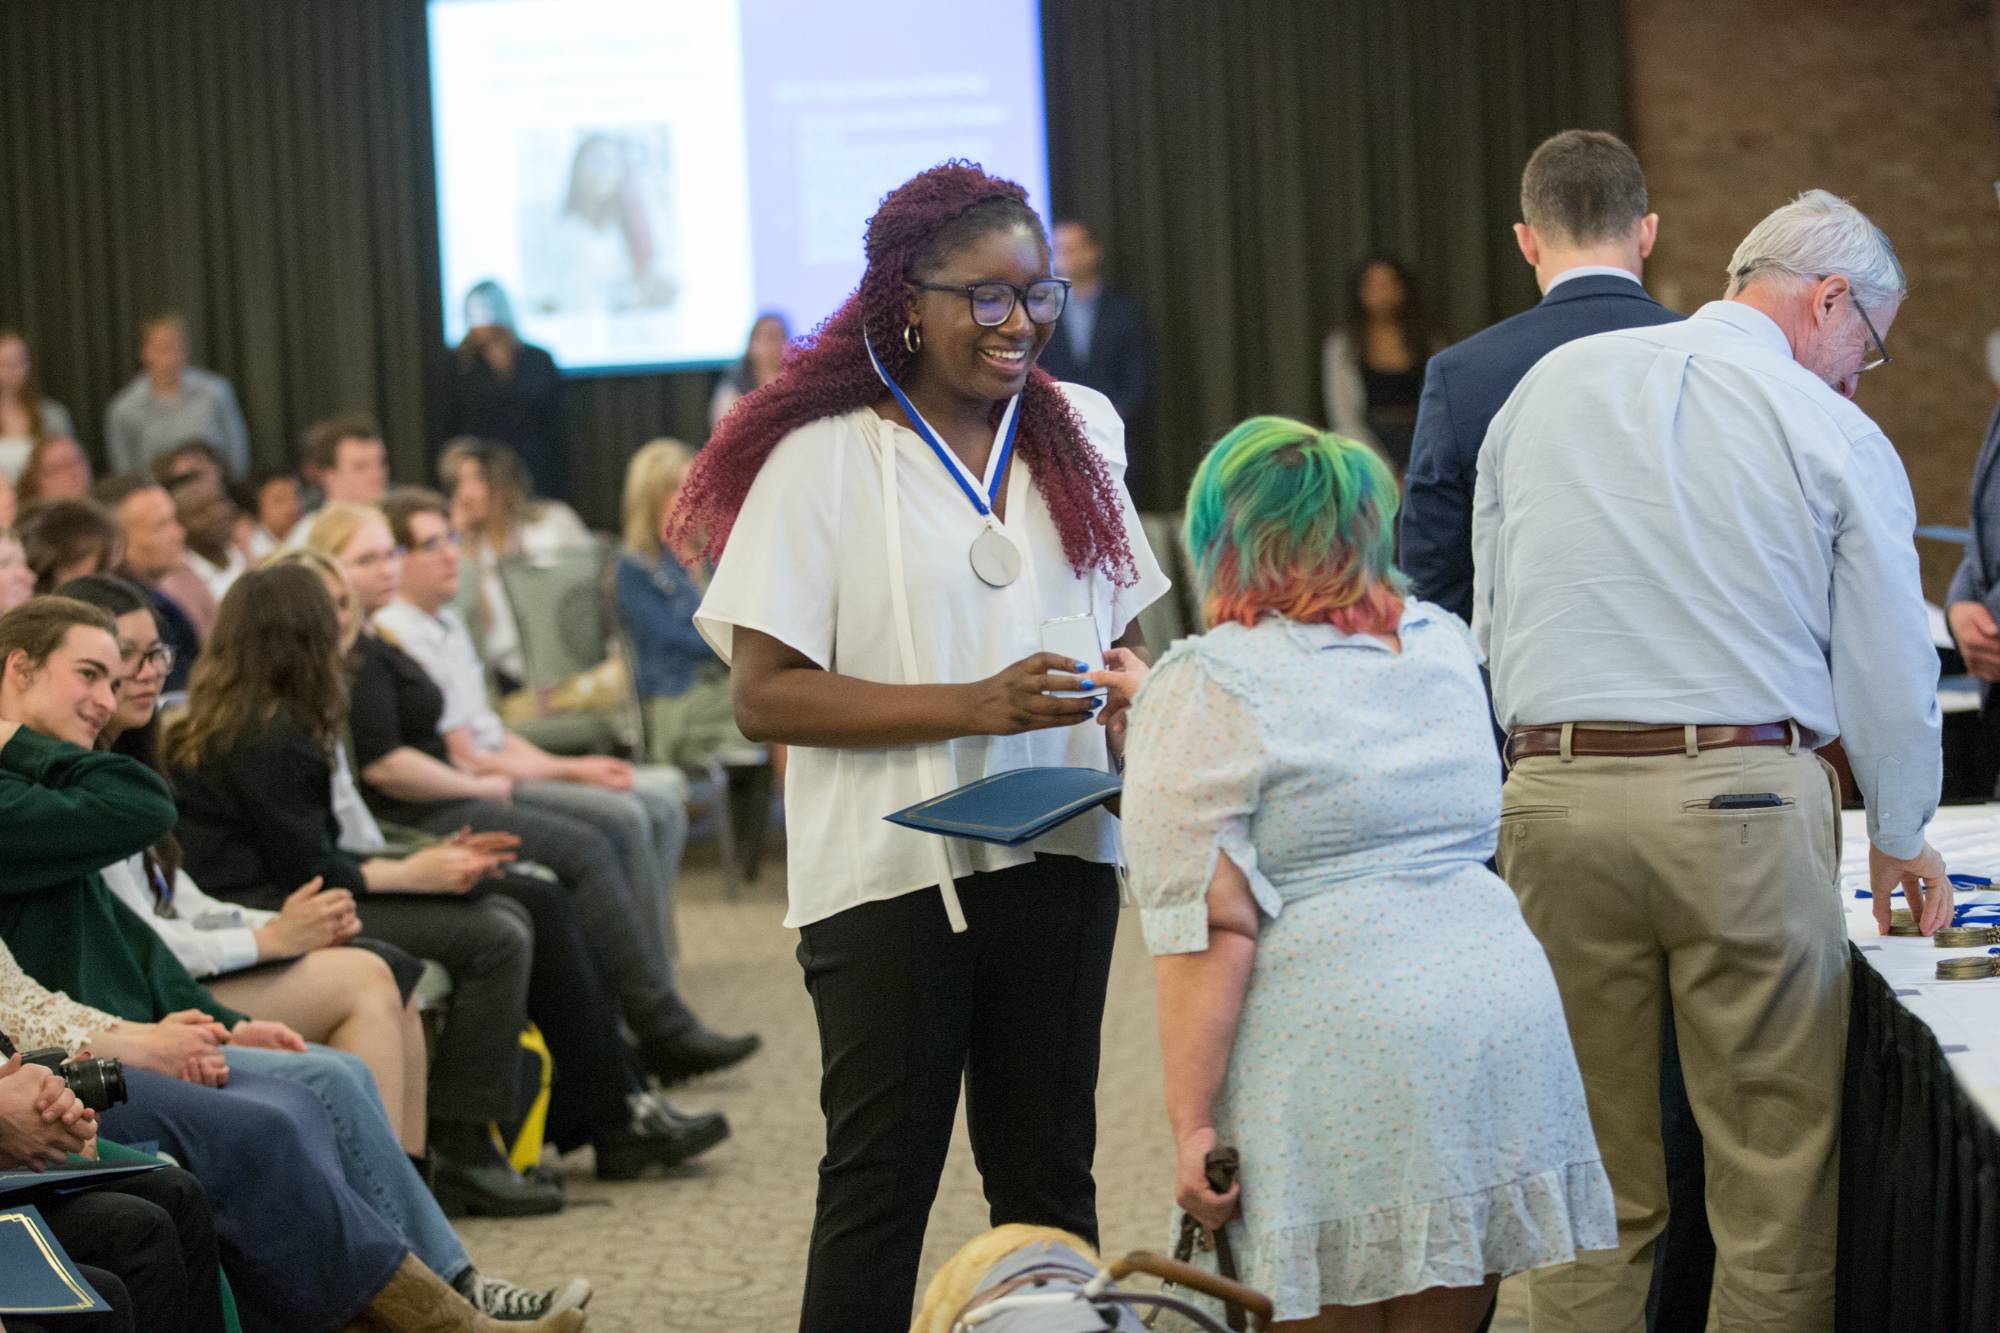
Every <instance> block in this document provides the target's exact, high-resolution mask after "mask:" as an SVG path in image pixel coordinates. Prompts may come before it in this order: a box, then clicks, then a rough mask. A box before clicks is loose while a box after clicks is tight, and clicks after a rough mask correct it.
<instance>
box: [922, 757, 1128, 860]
mask: <svg viewBox="0 0 2000 1333" xmlns="http://www.w3.org/2000/svg"><path fill="white" fill-rule="evenodd" d="M1123 786H1124V784H1123V783H1122V782H1121V781H1120V780H1119V778H1118V775H1117V774H1116V773H1107V772H1105V771H1104V770H1103V769H1099V768H1010V769H1008V770H1007V771H1006V772H1005V773H993V774H990V775H988V776H987V777H983V778H981V779H979V781H977V782H971V783H967V784H966V785H965V786H963V787H960V788H959V789H958V790H957V791H948V792H946V793H945V794H944V795H942V796H933V797H932V798H931V799H930V800H928V801H919V802H918V803H917V804H915V805H913V806H911V807H910V808H909V809H907V810H898V811H897V812H896V813H895V814H893V815H885V816H883V817H884V818H885V819H887V820H888V821H889V822H890V823H891V824H901V825H902V826H903V827H904V828H913V829H916V830H917V831H919V832H921V833H936V834H941V835H942V836H944V837H947V838H973V839H976V840H978V841H980V842H997V843H999V844H1000V845H1001V846H1002V847H1018V846H1020V845H1021V844H1022V843H1024V842H1033V841H1034V840H1035V839H1036V838H1039V837H1041V836H1042V835H1043V834H1044V833H1047V832H1048V831H1049V830H1050V829H1052V828H1056V827H1058V826H1059V825H1062V824H1066V823H1068V822H1069V821H1070V820H1072V819H1075V818H1076V817H1077V816H1078V815H1080V814H1082V813H1083V812H1084V811H1086V810H1094V809H1096V808H1097V807H1098V806H1100V805H1102V804H1104V803H1105V802H1106V801H1108V800H1110V799H1111V798H1112V797H1114V796H1116V795H1117V794H1118V793H1119V791H1120V790H1121V789H1122V788H1123Z"/></svg>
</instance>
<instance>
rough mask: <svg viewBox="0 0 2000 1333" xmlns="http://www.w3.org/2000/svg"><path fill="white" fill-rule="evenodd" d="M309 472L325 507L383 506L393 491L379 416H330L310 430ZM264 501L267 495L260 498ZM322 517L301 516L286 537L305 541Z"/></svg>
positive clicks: (291, 543)
mask: <svg viewBox="0 0 2000 1333" xmlns="http://www.w3.org/2000/svg"><path fill="white" fill-rule="evenodd" d="M304 461H305V471H306V476H307V477H308V478H309V479H310V480H311V481H312V482H313V484H314V485H315V486H317V487H318V488H319V491H320V495H321V500H320V505H321V506H325V505H330V504H355V505H372V504H380V503H381V502H382V497H383V495H384V494H386V493H387V492H388V489H389V447H388V446H387V445H385V444H384V443H382V428H381V427H380V426H378V425H376V424H375V418H373V417H371V416H368V415H366V414H364V413H360V412H350V413H347V414H346V415H344V416H337V417H329V418H327V419H326V420H325V421H317V422H314V423H313V424H312V425H311V426H309V427H308V428H307V429H306V440H305V460H304ZM259 503H260V504H261V503H262V497H261V496H260V497H259ZM318 517H319V509H318V508H315V509H313V510H311V511H310V512H308V513H305V514H302V515H301V516H300V517H299V518H298V520H297V521H296V522H294V523H293V524H292V530H291V532H290V533H289V534H287V535H286V537H285V541H284V544H285V545H286V546H298V545H301V544H302V543H303V542H304V541H305V539H306V533H308V532H310V531H311V530H312V524H313V520H314V519H316V518H318Z"/></svg>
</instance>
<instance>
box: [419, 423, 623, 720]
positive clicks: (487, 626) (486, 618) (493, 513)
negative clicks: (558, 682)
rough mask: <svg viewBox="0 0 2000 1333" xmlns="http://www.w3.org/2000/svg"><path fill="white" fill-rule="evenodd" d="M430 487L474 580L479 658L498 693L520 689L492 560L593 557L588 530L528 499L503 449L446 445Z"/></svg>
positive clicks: (521, 677)
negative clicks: (443, 500)
mask: <svg viewBox="0 0 2000 1333" xmlns="http://www.w3.org/2000/svg"><path fill="white" fill-rule="evenodd" d="M438 480H439V482H440V483H441V484H442V485H443V486H444V493H445V494H446V495H447V496H449V497H450V498H451V525H452V527H453V528H454V529H455V530H456V531H457V532H458V535H459V537H460V538H461V540H463V542H464V543H465V550H466V553H467V554H468V555H469V556H470V558H471V560H472V571H471V572H472V573H473V575H474V577H475V578H477V579H478V581H479V625H478V627H477V628H478V631H479V636H478V637H479V648H480V652H481V653H482V655H483V656H484V657H485V659H486V663H487V665H488V666H490V667H492V668H493V671H494V674H495V675H496V676H497V677H498V679H499V682H500V688H501V691H502V692H503V693H511V692H513V691H514V690H517V689H519V688H521V686H522V685H523V684H524V683H526V681H527V678H528V663H527V659H526V657H525V656H523V654H522V650H521V631H520V627H519V626H518V625H516V624H515V623H514V608H513V605H512V604H511V603H510V602H509V601H508V600H507V590H506V588H505V587H504V586H503V585H502V584H501V582H500V561H501V560H502V559H504V558H506V557H508V556H522V557H525V558H527V559H528V560H531V561H534V560H544V559H550V558H553V557H554V556H556V555H557V554H558V553H560V552H563V551H575V550H584V551H589V550H594V549H595V547H594V544H593V543H592V541H591V538H590V530H589V529H588V528H586V527H584V526H583V520H582V519H580V518H578V517H577V516H576V511H575V510H574V509H571V508H570V507H569V506H568V505H566V504H564V503H563V502H562V501H560V500H537V499H534V498H532V497H531V496H530V494H529V491H528V484H529V482H528V475H527V471H526V469H524V468H523V467H522V466H521V460H520V459H519V457H517V456H516V455H515V453H514V451H513V450H512V449H509V448H508V447H507V446H506V445H504V444H493V443H490V442H489V441H486V440H475V439H470V438H463V439H457V440H453V441H452V442H451V443H450V444H447V445H446V446H445V449H444V455H443V456H442V457H441V458H440V459H439V460H438Z"/></svg>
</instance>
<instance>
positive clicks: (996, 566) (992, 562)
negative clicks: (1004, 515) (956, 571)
mask: <svg viewBox="0 0 2000 1333" xmlns="http://www.w3.org/2000/svg"><path fill="white" fill-rule="evenodd" d="M972 572H973V573H975V574H977V575H978V576H979V581H980V582H981V583H984V584H985V585H986V586H987V587H989V588H1004V587H1006V586H1007V585H1008V584H1010V583H1012V582H1013V581H1014V580H1015V579H1018V578H1020V577H1021V551H1020V548H1019V547H1017V546H1015V545H1014V543H1013V542H1012V541H1011V540H1009V539H1008V536H1007V534H1006V533H1004V532H1002V531H1000V529H999V528H997V527H994V526H993V525H992V524H991V523H988V524H987V525H986V526H985V527H984V528H981V529H980V530H979V535H978V536H977V537H975V538H973V540H972Z"/></svg>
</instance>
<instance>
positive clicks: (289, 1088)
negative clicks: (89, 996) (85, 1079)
mask: <svg viewBox="0 0 2000 1333" xmlns="http://www.w3.org/2000/svg"><path fill="white" fill-rule="evenodd" d="M291 1058H292V1059H295V1060H302V1059H304V1058H305V1057H303V1056H292V1057H291ZM125 1083H126V1087H127V1089H128V1090H129V1091H130V1094H131V1100H130V1101H128V1102H126V1103H125V1104H124V1105H122V1106H114V1107H112V1108H111V1109H110V1110H109V1111H106V1112H105V1113H104V1114H103V1115H102V1116H100V1117H99V1119H98V1127H99V1129H100V1130H101V1131H102V1133H103V1134H104V1136H105V1137H106V1138H107V1139H109V1140H111V1141H112V1142H114V1143H127V1144H143V1143H157V1144H158V1145H159V1147H160V1150H161V1151H163V1152H165V1153H167V1154H168V1155H170V1156H171V1157H173V1159H174V1160H175V1161H177V1162H179V1163H180V1164H181V1165H182V1166H183V1167H185V1168H186V1169H188V1170H189V1171H192V1172H194V1174H195V1178H196V1179H197V1180H199V1181H201V1183H202V1186H203V1188H205V1189H206V1190H207V1191H208V1197H209V1202H210V1204H211V1205H212V1206H213V1208H214V1215H215V1235H216V1240H217V1242H218V1243H219V1245H220V1246H221V1249H222V1264H223V1268H224V1269H225V1270H226V1271H227V1272H228V1274H229V1280H230V1285H231V1286H232V1287H234V1288H235V1292H236V1305H237V1312H238V1314H240V1315H241V1316H242V1320H243V1328H244V1333H333V1330H335V1329H341V1328H345V1327H346V1326H347V1324H348V1322H349V1321H350V1320H353V1319H354V1318H356V1317H357V1316H358V1315H359V1314H360V1312H361V1311H362V1309H363V1308H365V1307H366V1306H367V1304H368V1302H369V1300H370V1299H371V1298H373V1297H374V1295H375V1294H376V1293H377V1292H379V1291H380V1290H381V1289H382V1288H383V1286H385V1285H386V1284H387V1283H388V1281H389V1279H390V1278H391V1277H392V1276H394V1275H395V1272H396V1269H397V1268H398V1267H399V1266H400V1265H401V1264H402V1262H403V1260H404V1257H405V1256H406V1255H408V1254H409V1253H410V1251H409V1249H408V1247H407V1245H406V1243H405V1242H404V1240H403V1239H402V1238H401V1237H399V1236H398V1235H396V1233H395V1231H394V1230H393V1229H392V1228H391V1227H390V1225H389V1223H388V1222H387V1221H386V1220H384V1219H383V1217H382V1216H381V1215H380V1214H379V1213H377V1212H376V1211H375V1210H374V1209H373V1208H372V1207H370V1206H369V1204H368V1202H367V1200H365V1199H363V1198H362V1197H361V1195H360V1194H359V1193H357V1192H356V1191H355V1190H354V1189H353V1188H352V1187H351V1186H349V1185H348V1183H347V1181H346V1179H345V1177H344V1176H343V1175H342V1173H341V1169H340V1163H339V1161H338V1157H337V1154H336V1153H335V1151H334V1147H333V1141H334V1137H335V1136H334V1130H333V1126H332V1124H331V1123H330V1121H329V1120H328V1119H327V1115H326V1111H325V1109H324V1107H323V1105H322V1103H321V1102H320V1101H319V1099H318V1098H316V1097H314V1096H313V1095H311V1094H310V1093H308V1092H307V1091H306V1089H305V1088H304V1087H303V1086H301V1085H299V1084H296V1083H290V1082H281V1081H279V1080H277V1079H270V1078H264V1077H263V1076H261V1075H259V1074H253V1073H250V1072H249V1071H248V1070H243V1071H242V1072H241V1073H240V1074H239V1075H238V1076H237V1077H233V1078H231V1079H230V1086H229V1087H227V1088H206V1087H202V1086H201V1085H200V1084H196V1083H183V1082H181V1081H180V1080H179V1079H172V1078H167V1077H166V1076H164V1075H161V1074H155V1073H153V1072H152V1071H151V1070H147V1069H136V1068H133V1067H131V1066H129V1065H128V1066H127V1067H126V1069H125Z"/></svg>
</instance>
